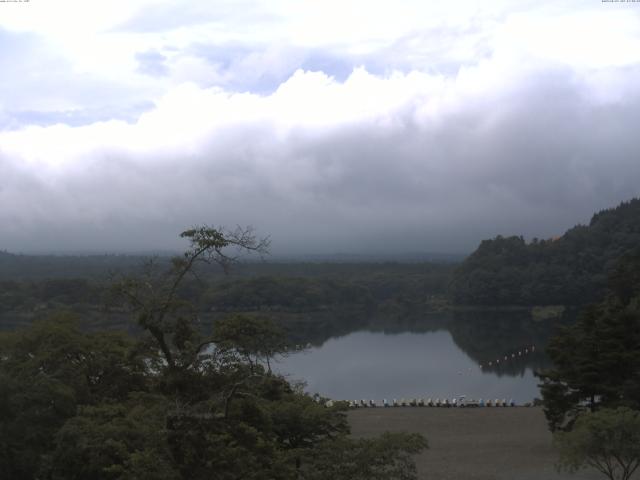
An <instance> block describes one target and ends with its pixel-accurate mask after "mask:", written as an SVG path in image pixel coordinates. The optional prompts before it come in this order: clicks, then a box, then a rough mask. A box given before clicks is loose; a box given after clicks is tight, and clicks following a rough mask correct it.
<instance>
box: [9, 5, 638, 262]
mask: <svg viewBox="0 0 640 480" xmlns="http://www.w3.org/2000/svg"><path fill="white" fill-rule="evenodd" d="M0 75H1V80H0V225H1V227H0V250H2V249H7V250H9V251H15V252H46V251H56V252H63V251H123V250H131V251H133V250H142V249H172V248H180V247H181V245H182V244H181V243H180V242H179V240H178V239H177V235H178V233H179V232H180V231H182V230H184V229H185V228H187V227H189V226H192V225H195V224H203V223H207V224H212V225H224V226H230V227H232V226H234V225H237V224H240V225H253V226H254V227H255V228H256V230H257V231H258V232H260V233H263V234H268V235H271V238H272V250H273V252H274V253H276V254H287V253H293V254H302V253H335V252H344V253H383V254H390V253H395V252H425V251H427V252H457V253H465V252H469V251H471V250H472V249H474V248H475V247H476V246H477V244H478V243H479V241H480V240H481V239H483V238H489V237H494V236H495V235H497V234H503V235H510V234H518V235H520V234H522V235H525V237H528V238H530V237H533V236H538V237H542V238H546V237H550V236H554V235H558V234H561V233H563V232H564V231H565V230H566V229H568V228H570V227H571V226H573V225H574V224H576V223H585V222H588V221H589V219H590V217H591V214H592V213H593V212H594V211H596V210H600V209H603V208H607V207H612V206H615V205H617V204H618V203H619V202H621V201H623V200H628V199H630V198H632V197H634V196H638V195H639V191H640V2H636V3H632V2H629V3H614V2H607V1H601V0H583V1H564V2H557V1H548V2H545V1H530V2H529V1H509V2H506V1H505V2H502V1H489V0H484V1H478V2H471V1H467V0H456V1H451V2H443V1H425V0H416V1H394V2H391V1H372V0H366V1H359V0H349V1H347V0H341V1H333V0H322V1H315V0H314V1H312V0H307V1H305V0H290V1H283V0H269V1H260V2H258V1H244V0H232V1H221V0H216V1H204V0H203V1H184V2H180V1H156V0H126V1H118V0H108V1H107V0H104V1H86V0H78V1H75V0H30V1H28V2H27V1H26V0H23V1H22V2H12V1H9V0H7V1H6V2H0Z"/></svg>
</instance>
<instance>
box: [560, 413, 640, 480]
mask: <svg viewBox="0 0 640 480" xmlns="http://www.w3.org/2000/svg"><path fill="white" fill-rule="evenodd" d="M554 442H555V444H556V445H557V447H558V449H559V451H560V465H559V467H560V469H566V470H568V471H570V472H575V471H577V470H579V469H580V468H583V467H585V466H591V467H593V468H595V469H597V470H598V471H599V472H601V473H602V474H603V475H605V476H606V477H607V478H609V479H610V480H628V479H629V478H631V475H633V473H634V472H635V471H636V470H637V468H638V466H640V412H639V411H637V410H631V409H629V408H625V407H621V408H617V409H615V410H613V409H602V410H599V411H598V412H595V413H584V414H582V415H580V416H579V417H578V419H577V420H576V422H575V425H574V427H573V430H572V431H570V432H558V433H556V434H555V435H554Z"/></svg>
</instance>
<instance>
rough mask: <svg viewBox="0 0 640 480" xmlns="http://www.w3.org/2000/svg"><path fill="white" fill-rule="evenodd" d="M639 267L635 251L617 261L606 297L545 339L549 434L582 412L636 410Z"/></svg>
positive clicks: (639, 396)
mask: <svg viewBox="0 0 640 480" xmlns="http://www.w3.org/2000/svg"><path fill="white" fill-rule="evenodd" d="M638 268H640V255H639V254H638V251H634V252H632V253H630V254H629V255H627V256H624V257H623V258H622V259H620V261H619V264H618V267H617V268H615V272H614V274H613V275H612V279H613V280H612V290H611V293H610V294H609V296H608V297H607V299H606V300H604V301H603V302H601V303H600V304H598V305H594V306H591V307H589V308H588V309H587V310H586V311H585V312H584V313H583V314H582V316H581V317H580V319H579V320H578V321H577V322H576V323H575V324H574V325H572V326H569V327H565V328H564V329H562V330H561V331H560V333H559V334H558V335H557V336H556V337H554V338H553V339H552V340H551V341H550V343H549V346H548V348H547V352H548V354H549V356H550V357H551V359H552V361H553V364H554V367H553V368H551V369H549V370H546V371H543V372H541V373H540V377H541V379H542V381H543V383H542V385H541V392H542V395H543V398H544V405H545V414H546V416H547V420H548V422H549V426H550V428H551V430H556V429H560V428H565V429H570V428H571V426H572V424H573V422H574V421H575V419H576V418H577V416H578V415H579V414H581V413H582V412H583V411H585V410H591V411H594V410H597V409H599V408H602V407H617V406H629V407H632V408H640V348H638V345H640V297H638V296H637V292H638V278H637V273H636V272H637V271H638ZM620 284H622V285H624V286H625V287H624V290H623V291H621V290H620V288H619V287H618V285H620ZM621 292H622V293H621ZM626 292H632V293H631V294H627V293H626Z"/></svg>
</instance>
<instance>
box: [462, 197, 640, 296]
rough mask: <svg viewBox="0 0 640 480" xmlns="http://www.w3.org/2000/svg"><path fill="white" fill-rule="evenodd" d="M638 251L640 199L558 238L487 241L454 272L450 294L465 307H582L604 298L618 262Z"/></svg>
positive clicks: (639, 239)
mask: <svg viewBox="0 0 640 480" xmlns="http://www.w3.org/2000/svg"><path fill="white" fill-rule="evenodd" d="M639 247H640V199H638V198H633V199H632V200H629V201H627V202H622V203H621V204H620V205H618V206H617V207H615V208H610V209H606V210H602V211H600V212H598V213H596V214H594V215H593V217H592V218H591V221H590V222H589V225H577V226H575V227H573V228H571V229H570V230H568V231H567V232H566V233H565V234H564V235H562V236H561V237H559V238H554V239H548V240H539V239H533V240H532V241H531V242H529V243H527V242H525V240H524V239H523V238H522V237H521V236H520V237H518V236H511V237H503V236H498V237H496V238H494V239H492V240H483V241H482V242H481V243H480V246H479V247H478V248H477V249H476V251H474V252H473V253H472V254H471V255H470V256H469V257H467V258H466V259H465V260H464V262H462V263H461V264H460V265H459V267H458V268H457V269H456V270H455V272H454V275H453V279H452V282H451V285H450V293H451V296H452V298H453V301H454V303H457V304H466V305H557V304H564V305H583V304H587V303H591V302H595V301H598V300H599V299H600V298H601V297H602V296H603V294H604V291H605V287H606V283H607V276H608V275H609V274H610V273H611V271H612V269H613V268H614V267H615V266H616V264H617V262H618V261H619V259H620V258H621V257H623V255H625V254H627V253H630V252H631V251H633V250H634V249H637V248H639Z"/></svg>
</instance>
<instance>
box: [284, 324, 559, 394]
mask: <svg viewBox="0 0 640 480" xmlns="http://www.w3.org/2000/svg"><path fill="white" fill-rule="evenodd" d="M514 328H516V327H514ZM465 332H466V330H465ZM454 335H455V336H456V337H461V338H454ZM489 336H490V338H489V340H494V339H500V341H499V342H497V343H496V342H491V341H489V343H488V340H487V338H480V337H476V338H475V339H474V335H473V331H472V332H471V334H470V335H469V334H467V335H461V334H460V329H459V328H458V329H457V330H454V331H453V333H452V332H451V331H449V330H447V329H438V330H435V331H425V332H415V331H413V332H410V331H405V332H399V333H385V332H383V331H377V332H376V331H355V332H352V333H350V334H347V335H345V336H342V337H339V338H330V339H328V340H326V341H325V342H324V343H323V344H322V345H320V346H316V347H312V348H310V349H308V350H307V351H304V352H301V353H296V354H293V355H291V356H289V357H287V358H284V359H282V360H280V361H279V362H278V364H277V367H276V369H277V370H278V371H279V372H280V373H283V374H285V375H286V376H287V378H288V379H289V380H291V381H295V380H304V381H305V382H306V383H307V388H306V390H307V391H308V392H310V393H319V394H320V395H322V396H325V397H329V398H333V399H340V400H356V399H358V400H359V399H367V400H369V399H373V400H375V401H377V402H378V403H380V402H382V399H387V400H389V401H391V400H392V399H394V398H397V399H400V398H406V399H408V398H414V397H418V398H419V397H424V398H429V397H430V398H433V399H434V400H435V398H445V397H446V398H453V397H457V396H459V395H466V396H467V397H471V398H476V399H477V398H483V399H485V400H486V399H489V398H490V399H495V398H499V399H503V398H506V399H507V400H509V399H514V400H515V401H516V402H518V403H525V402H530V401H532V400H533V399H534V398H535V397H539V396H540V393H539V389H538V386H537V384H538V382H539V381H538V379H537V378H536V377H535V376H534V374H533V372H534V370H535V369H537V368H540V366H541V365H544V364H545V363H547V362H546V359H545V358H544V355H543V353H542V351H543V348H544V345H542V344H541V343H544V342H542V341H541V340H540V339H539V338H533V339H531V340H530V341H529V340H527V337H531V335H526V334H525V335H513V334H512V335H510V336H505V335H504V332H503V331H501V330H500V329H499V328H497V329H495V328H494V329H492V331H490V332H489ZM491 336H492V337H491ZM468 337H469V338H468ZM510 337H511V338H513V341H512V342H509V338H510ZM534 343H538V345H537V346H535V345H534V347H535V351H532V350H531V348H530V347H531V345H532V344H534ZM461 345H462V347H464V346H466V347H467V349H468V350H469V353H467V352H465V350H464V348H462V347H461ZM525 348H527V349H528V352H527V353H525ZM505 356H506V357H507V360H505ZM496 360H500V361H501V363H499V364H497V363H496ZM489 362H491V363H492V365H491V366H489V365H488V363H489ZM481 364H484V365H483V368H481V366H480V365H481Z"/></svg>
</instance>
